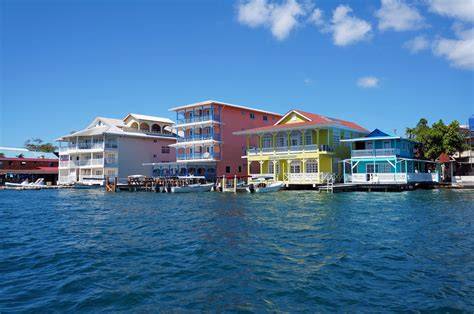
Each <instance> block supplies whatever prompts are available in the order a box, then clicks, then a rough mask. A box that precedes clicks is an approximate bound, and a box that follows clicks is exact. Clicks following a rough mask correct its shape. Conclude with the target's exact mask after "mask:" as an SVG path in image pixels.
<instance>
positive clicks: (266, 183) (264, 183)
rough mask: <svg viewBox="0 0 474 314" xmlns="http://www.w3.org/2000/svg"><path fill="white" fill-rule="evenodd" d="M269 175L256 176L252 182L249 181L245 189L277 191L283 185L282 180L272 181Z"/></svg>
mask: <svg viewBox="0 0 474 314" xmlns="http://www.w3.org/2000/svg"><path fill="white" fill-rule="evenodd" d="M272 179H273V177H271V179H270V178H269V177H258V178H256V179H255V180H254V183H250V184H249V185H248V186H247V188H246V190H247V192H249V193H270V192H278V191H280V190H281V189H282V188H283V187H284V185H285V184H284V183H283V182H277V181H273V180H272Z"/></svg>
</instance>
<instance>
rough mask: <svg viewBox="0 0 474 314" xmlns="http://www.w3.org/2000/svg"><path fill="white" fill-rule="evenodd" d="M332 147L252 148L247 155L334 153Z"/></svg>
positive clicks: (314, 145) (315, 145)
mask: <svg viewBox="0 0 474 314" xmlns="http://www.w3.org/2000/svg"><path fill="white" fill-rule="evenodd" d="M332 151H334V150H333V148H332V147H330V146H328V145H317V144H313V145H296V146H277V147H262V148H256V147H254V148H250V149H248V150H247V155H249V156H253V155H279V154H282V155H283V154H291V153H313V152H332Z"/></svg>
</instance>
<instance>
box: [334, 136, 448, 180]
mask: <svg viewBox="0 0 474 314" xmlns="http://www.w3.org/2000/svg"><path fill="white" fill-rule="evenodd" d="M341 142H346V143H348V144H350V147H351V158H350V159H346V160H344V161H343V169H344V182H345V183H374V184H377V183H379V184H407V183H416V182H438V181H439V175H438V173H439V171H438V167H437V163H436V162H432V161H429V160H422V159H417V158H416V156H415V151H416V149H417V147H418V143H416V142H414V141H412V140H409V139H406V138H402V137H400V136H395V135H389V134H387V133H384V132H382V131H380V130H379V129H375V130H374V131H372V132H371V133H370V134H368V135H367V136H365V137H360V138H353V139H346V140H341Z"/></svg>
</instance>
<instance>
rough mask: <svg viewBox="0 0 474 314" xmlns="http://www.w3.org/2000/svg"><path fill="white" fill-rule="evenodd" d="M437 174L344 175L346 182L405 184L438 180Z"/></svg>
mask: <svg viewBox="0 0 474 314" xmlns="http://www.w3.org/2000/svg"><path fill="white" fill-rule="evenodd" d="M438 181H439V175H438V173H436V172H433V173H353V174H352V175H351V174H346V175H345V176H344V182H346V183H371V184H406V183H409V182H438Z"/></svg>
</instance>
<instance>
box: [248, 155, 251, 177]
mask: <svg viewBox="0 0 474 314" xmlns="http://www.w3.org/2000/svg"><path fill="white" fill-rule="evenodd" d="M251 164H252V161H251V160H248V159H247V175H248V176H249V175H250V165H251Z"/></svg>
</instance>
